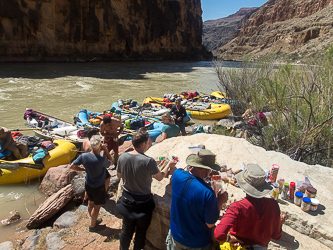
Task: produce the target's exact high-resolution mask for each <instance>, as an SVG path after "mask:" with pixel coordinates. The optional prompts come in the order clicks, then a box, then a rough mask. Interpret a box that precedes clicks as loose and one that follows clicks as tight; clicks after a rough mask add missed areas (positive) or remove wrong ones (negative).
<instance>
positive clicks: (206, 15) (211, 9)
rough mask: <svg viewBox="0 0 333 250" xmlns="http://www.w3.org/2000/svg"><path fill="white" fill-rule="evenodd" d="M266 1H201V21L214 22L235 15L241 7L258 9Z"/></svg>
mask: <svg viewBox="0 0 333 250" xmlns="http://www.w3.org/2000/svg"><path fill="white" fill-rule="evenodd" d="M267 1H268V0H201V8H202V11H203V14H202V20H203V21H207V20H215V19H219V18H222V17H227V16H229V15H231V14H234V13H236V12H237V11H238V10H239V9H240V8H242V7H260V6H261V5H263V4H264V3H266V2H267Z"/></svg>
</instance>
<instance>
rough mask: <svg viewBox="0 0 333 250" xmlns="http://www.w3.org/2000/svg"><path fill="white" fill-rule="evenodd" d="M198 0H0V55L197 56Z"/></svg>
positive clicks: (47, 57)
mask: <svg viewBox="0 0 333 250" xmlns="http://www.w3.org/2000/svg"><path fill="white" fill-rule="evenodd" d="M201 16H202V10H201V1H200V0H75V1H71V0H1V2H0V60H1V61H48V60H51V61H52V60H55V61H61V60H65V61H66V60H69V61H72V60H132V59H133V60H145V59H146V60H152V59H157V60H160V59H183V58H188V59H200V57H201V55H200V54H202V53H201V52H202V45H201V42H202V38H201V35H202V17H201Z"/></svg>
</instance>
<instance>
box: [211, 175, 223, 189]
mask: <svg viewBox="0 0 333 250" xmlns="http://www.w3.org/2000/svg"><path fill="white" fill-rule="evenodd" d="M211 183H212V188H213V190H214V192H215V193H216V194H217V193H218V192H219V190H221V193H223V192H224V191H225V190H224V187H223V182H222V176H221V175H212V178H211Z"/></svg>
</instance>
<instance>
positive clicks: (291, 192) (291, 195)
mask: <svg viewBox="0 0 333 250" xmlns="http://www.w3.org/2000/svg"><path fill="white" fill-rule="evenodd" d="M295 185H296V184H295V182H293V181H292V182H290V184H289V199H290V200H294V195H295Z"/></svg>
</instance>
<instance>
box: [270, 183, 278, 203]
mask: <svg viewBox="0 0 333 250" xmlns="http://www.w3.org/2000/svg"><path fill="white" fill-rule="evenodd" d="M279 193H280V190H279V184H278V183H273V190H272V192H271V195H270V196H271V198H272V199H274V200H277V199H278V198H279Z"/></svg>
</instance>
